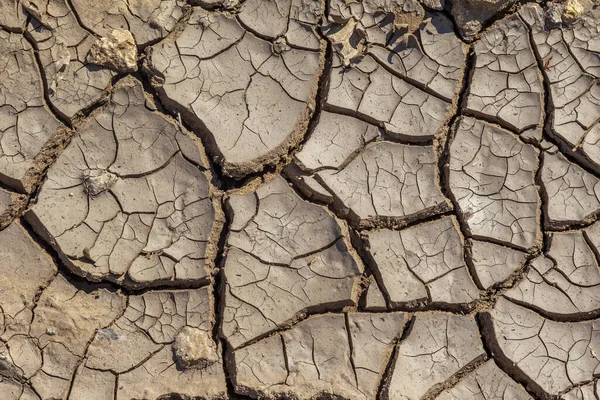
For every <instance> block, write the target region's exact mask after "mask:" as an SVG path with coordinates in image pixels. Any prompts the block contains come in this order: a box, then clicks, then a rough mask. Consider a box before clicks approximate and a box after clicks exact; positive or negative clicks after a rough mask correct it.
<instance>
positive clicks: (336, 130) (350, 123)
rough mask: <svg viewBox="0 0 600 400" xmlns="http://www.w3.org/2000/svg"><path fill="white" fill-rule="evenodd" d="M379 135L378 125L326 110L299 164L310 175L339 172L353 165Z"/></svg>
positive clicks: (297, 156) (299, 156) (298, 161)
mask: <svg viewBox="0 0 600 400" xmlns="http://www.w3.org/2000/svg"><path fill="white" fill-rule="evenodd" d="M379 135H380V134H379V129H378V128H377V127H376V126H375V125H371V124H368V123H366V122H364V121H361V120H359V119H357V118H353V117H349V116H346V115H341V114H336V113H332V112H327V111H323V112H321V114H320V116H319V123H318V124H317V126H316V127H315V129H314V131H313V132H312V133H311V134H310V137H309V138H308V140H307V141H306V143H305V144H304V146H303V147H302V150H301V151H299V152H298V153H297V154H296V157H295V161H296V163H297V164H298V166H299V167H300V168H302V169H303V170H305V171H307V172H317V171H320V170H324V169H339V168H341V167H343V166H345V165H347V164H348V163H349V162H351V161H352V157H353V156H355V155H356V154H357V153H358V152H360V151H361V150H362V148H363V147H364V146H365V145H366V144H367V143H370V142H372V141H373V140H375V139H377V138H378V137H379Z"/></svg>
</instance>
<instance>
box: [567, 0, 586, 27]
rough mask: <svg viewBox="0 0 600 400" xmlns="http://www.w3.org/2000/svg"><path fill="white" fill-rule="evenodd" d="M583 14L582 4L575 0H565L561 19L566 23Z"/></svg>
mask: <svg viewBox="0 0 600 400" xmlns="http://www.w3.org/2000/svg"><path fill="white" fill-rule="evenodd" d="M582 15H583V6H582V5H581V4H579V2H578V1H577V0H567V2H566V3H565V8H564V10H563V13H562V19H563V20H564V21H565V22H566V23H572V22H575V21H576V20H577V19H579V18H581V16H582Z"/></svg>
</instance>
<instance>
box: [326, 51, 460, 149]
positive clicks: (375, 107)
mask: <svg viewBox="0 0 600 400" xmlns="http://www.w3.org/2000/svg"><path fill="white" fill-rule="evenodd" d="M326 104H327V108H328V109H331V110H334V111H339V112H342V113H346V114H348V113H349V114H351V115H354V116H357V117H359V118H363V119H366V120H368V121H370V122H373V123H377V124H380V125H382V126H383V127H384V128H385V130H386V131H387V132H388V133H389V134H390V135H391V136H392V137H395V138H400V139H405V140H409V141H415V142H424V141H430V140H432V139H433V137H434V136H435V135H436V133H438V132H439V131H441V130H442V129H443V128H444V124H445V123H446V122H447V121H448V120H449V119H450V117H451V116H452V107H451V104H450V103H448V102H447V101H445V100H443V99H441V98H439V97H436V96H434V95H432V94H430V93H428V92H425V91H423V90H421V89H419V88H418V87H416V86H413V85H411V84H410V83H408V82H407V81H405V80H403V79H401V78H399V77H398V76H396V75H393V74H392V73H390V72H389V71H388V70H387V69H385V68H384V67H383V66H381V65H379V64H378V63H377V61H375V59H374V58H373V57H372V56H370V55H368V56H366V57H364V58H363V59H362V60H361V61H360V62H358V63H356V64H355V65H354V66H353V67H352V68H349V69H348V68H346V67H344V66H343V64H342V63H341V59H340V57H339V56H337V55H334V60H333V68H332V70H331V75H330V82H329V92H328V94H327V101H326Z"/></svg>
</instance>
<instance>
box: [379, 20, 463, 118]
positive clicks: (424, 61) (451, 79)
mask: <svg viewBox="0 0 600 400" xmlns="http://www.w3.org/2000/svg"><path fill="white" fill-rule="evenodd" d="M426 17H427V18H426V19H425V20H424V21H423V23H421V24H420V26H419V29H417V30H416V31H415V32H414V34H410V32H409V34H407V35H402V34H401V33H402V31H403V30H402V28H401V27H397V28H396V29H397V31H396V32H394V34H393V35H392V36H391V37H390V38H389V40H388V41H386V42H377V43H373V45H372V46H371V47H370V48H369V50H368V53H369V54H371V55H372V56H373V57H374V58H375V59H376V60H377V61H378V62H379V63H380V64H381V65H383V66H385V67H386V68H388V69H390V70H391V71H393V72H394V73H395V74H397V75H398V76H400V77H401V78H404V79H406V80H407V81H408V82H410V83H411V84H412V85H414V86H416V87H419V88H422V89H424V90H425V91H428V92H430V93H431V94H432V95H434V96H437V97H441V98H442V99H443V100H446V101H448V102H451V103H453V102H454V101H455V100H456V99H457V97H458V92H459V90H460V87H461V84H462V80H463V73H464V69H465V57H466V53H467V48H466V46H465V45H464V44H463V43H462V42H461V41H460V40H459V39H458V38H457V37H456V35H455V34H454V31H453V26H452V22H451V21H450V19H448V18H447V17H446V16H444V15H442V14H438V13H434V14H427V15H426ZM384 21H385V20H384ZM384 21H382V22H381V23H380V24H381V25H384V26H385V22H384ZM382 28H383V26H382ZM383 46H385V47H383ZM427 111H429V110H427Z"/></svg>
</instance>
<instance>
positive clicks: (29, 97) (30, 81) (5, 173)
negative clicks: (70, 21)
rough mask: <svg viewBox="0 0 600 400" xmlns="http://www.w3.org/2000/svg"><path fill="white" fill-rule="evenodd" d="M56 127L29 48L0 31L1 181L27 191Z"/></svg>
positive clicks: (10, 35) (15, 35)
mask: <svg viewBox="0 0 600 400" xmlns="http://www.w3.org/2000/svg"><path fill="white" fill-rule="evenodd" d="M0 9H1V6H0ZM59 125H60V123H59V122H58V121H57V120H56V119H55V118H54V117H53V116H52V114H51V113H50V112H49V111H48V109H47V108H46V107H45V105H44V93H43V88H42V78H41V76H40V72H39V70H38V67H37V65H36V61H35V57H34V51H33V49H32V48H31V45H30V44H29V43H28V42H27V41H26V40H25V39H24V38H23V37H22V36H21V35H17V34H13V33H6V32H4V31H1V30H0V182H2V183H4V184H6V185H10V186H12V187H13V188H15V189H17V190H20V191H27V190H29V189H30V186H31V182H28V181H27V179H26V177H25V175H26V172H27V170H28V169H29V168H31V167H32V166H33V159H34V157H35V156H36V155H37V154H38V153H39V151H40V150H41V149H42V146H43V145H44V143H45V142H46V141H47V140H48V139H49V138H50V137H51V136H52V135H53V134H54V133H55V131H56V129H57V128H58V127H59Z"/></svg>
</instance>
